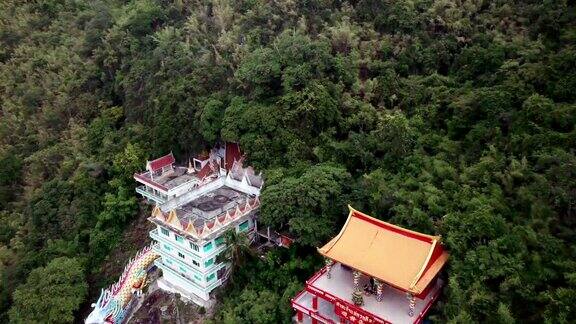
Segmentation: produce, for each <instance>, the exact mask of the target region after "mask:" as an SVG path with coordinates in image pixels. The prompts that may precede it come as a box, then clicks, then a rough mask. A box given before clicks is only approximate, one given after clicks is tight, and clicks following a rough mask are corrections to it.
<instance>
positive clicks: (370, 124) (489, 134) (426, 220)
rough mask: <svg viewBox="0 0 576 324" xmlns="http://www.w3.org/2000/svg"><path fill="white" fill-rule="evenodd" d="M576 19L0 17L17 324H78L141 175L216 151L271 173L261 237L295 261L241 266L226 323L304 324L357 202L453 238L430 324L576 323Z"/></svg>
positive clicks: (3, 203) (10, 288)
mask: <svg viewBox="0 0 576 324" xmlns="http://www.w3.org/2000/svg"><path fill="white" fill-rule="evenodd" d="M575 15H576V14H575V8H574V3H569V2H568V1H567V0H545V1H535V0H517V1H511V0H506V1H505V0H495V1H488V0H358V1H354V0H351V1H337V0H300V1H297V0H277V1H264V0H238V1H232V0H174V1H171V0H130V1H129V0H123V1H122V0H95V1H92V0H90V1H89V0H36V1H24V0H4V1H1V2H0V109H1V110H0V276H1V281H0V322H2V323H6V322H8V321H9V322H12V323H34V322H42V323H69V322H73V321H82V320H83V319H82V318H81V314H80V311H79V310H80V309H81V308H85V307H86V305H89V304H90V303H91V302H93V300H88V297H87V296H88V295H89V292H90V294H91V295H94V291H99V290H100V288H102V287H103V286H104V285H106V284H108V283H110V282H113V281H114V280H116V277H111V278H109V279H110V281H109V282H101V281H94V280H90V278H94V277H98V276H97V274H98V273H100V272H101V271H102V266H103V264H104V263H105V262H107V261H109V260H107V256H108V254H109V252H110V251H112V250H113V249H115V248H117V245H118V244H119V242H121V238H122V235H123V232H124V230H125V229H126V227H127V225H128V224H129V223H130V222H131V221H133V220H134V219H136V218H137V217H138V213H139V204H138V200H137V196H136V193H135V192H134V187H135V185H136V183H135V181H133V179H132V174H133V173H134V172H135V171H137V170H141V169H143V167H144V163H145V161H146V159H152V158H154V157H158V156H160V155H163V154H166V153H168V152H170V151H173V152H174V154H175V156H176V157H177V159H178V160H180V161H181V162H187V160H188V158H189V156H190V155H191V154H193V153H197V152H200V151H202V150H204V149H207V148H209V147H211V146H212V144H213V143H214V142H215V141H219V140H226V141H234V142H238V143H240V146H241V148H242V150H243V151H244V152H245V153H246V155H247V159H248V162H249V163H250V164H251V165H254V166H255V167H256V168H258V169H259V170H262V171H263V172H264V177H265V187H264V188H263V191H262V196H261V201H262V206H261V215H260V223H262V224H265V225H271V226H274V228H278V229H282V230H285V231H289V232H291V233H292V235H293V236H294V237H296V238H297V240H298V243H297V244H296V245H295V246H293V247H292V248H291V249H290V250H276V251H272V252H270V253H268V254H267V255H266V257H265V258H255V259H251V260H247V261H245V262H244V263H243V265H242V267H240V268H239V269H238V271H236V273H235V274H234V277H233V279H232V282H231V283H230V284H229V285H228V287H227V288H226V290H225V291H222V292H220V294H221V297H220V300H221V304H220V305H219V307H218V309H217V310H216V314H215V316H214V318H213V319H212V321H213V322H214V323H282V322H283V323H289V322H290V318H291V316H292V311H291V309H290V305H289V301H290V298H291V297H293V296H294V294H295V293H296V292H297V291H298V290H299V289H301V288H302V285H303V283H304V281H305V279H306V278H308V277H309V276H310V275H311V274H312V273H313V272H314V270H316V269H318V268H319V267H320V266H321V264H322V260H321V259H320V258H319V257H318V255H317V253H316V250H315V248H314V247H317V246H319V245H321V244H323V243H325V242H326V240H327V239H328V238H330V237H331V236H332V235H334V234H335V233H336V232H337V231H338V230H339V228H340V227H341V225H342V223H343V222H344V220H345V218H346V215H347V204H351V205H353V206H354V207H355V208H357V209H359V210H362V211H365V212H366V213H369V214H372V215H374V216H376V217H378V218H381V219H383V220H386V221H389V222H392V223H395V224H398V225H400V226H404V227H407V228H410V229H413V230H417V231H422V232H425V233H430V234H440V235H442V238H443V241H444V244H445V246H446V248H447V249H448V250H449V251H450V254H451V258H450V261H449V263H448V267H447V270H446V277H447V278H448V279H449V280H448V284H447V286H446V288H445V290H444V293H443V295H442V297H441V298H440V300H439V302H438V303H436V305H435V306H434V308H433V310H432V312H431V316H430V319H432V320H433V321H435V322H438V323H444V322H448V323H473V322H478V323H515V322H523V323H542V322H545V323H567V322H570V321H573V320H574V318H575V317H576V306H575V305H576V304H575V302H574V301H575V300H576V244H575V242H576V129H575V125H576V47H575V46H576V17H575ZM147 212H150V210H148V209H144V210H141V211H140V213H147ZM142 240H149V238H148V237H146V236H145V235H144V236H143V237H142ZM125 261H127V260H119V262H120V263H123V262H125ZM118 275H119V273H118ZM89 283H90V284H89ZM96 294H97V293H96Z"/></svg>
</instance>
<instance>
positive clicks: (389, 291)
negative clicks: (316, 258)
mask: <svg viewBox="0 0 576 324" xmlns="http://www.w3.org/2000/svg"><path fill="white" fill-rule="evenodd" d="M318 251H319V252H320V254H322V255H323V256H324V257H326V266H324V267H323V268H322V269H320V271H318V272H317V273H316V274H315V275H314V276H312V278H310V279H309V280H308V281H306V289H305V290H303V291H301V292H300V293H299V294H298V295H296V297H294V298H293V299H292V308H294V310H295V311H296V319H297V321H298V322H299V323H420V322H421V321H422V320H423V318H424V316H425V315H426V313H427V312H428V310H429V308H430V307H431V306H432V304H433V303H434V301H435V300H436V298H437V297H438V295H439V294H440V291H441V288H442V286H443V281H442V280H441V279H440V278H438V274H439V273H440V271H441V270H442V268H443V267H444V265H445V264H446V261H447V260H448V253H447V252H446V251H445V250H444V247H443V246H442V244H441V243H440V237H439V236H431V235H426V234H422V233H418V232H414V231H410V230H408V229H405V228H401V227H398V226H395V225H392V224H390V223H386V222H384V221H381V220H378V219H376V218H373V217H371V216H368V215H366V214H363V213H361V212H359V211H357V210H354V209H353V208H351V207H350V214H349V215H348V219H347V221H346V223H345V224H344V227H343V228H342V230H341V231H340V233H339V234H338V235H337V236H336V237H334V238H333V239H332V240H330V242H328V243H327V244H326V245H325V246H323V247H322V248H319V249H318Z"/></svg>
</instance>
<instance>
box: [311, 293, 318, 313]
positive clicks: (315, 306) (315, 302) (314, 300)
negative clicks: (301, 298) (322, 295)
mask: <svg viewBox="0 0 576 324" xmlns="http://www.w3.org/2000/svg"><path fill="white" fill-rule="evenodd" d="M312 309H313V310H317V309H318V296H314V297H312Z"/></svg>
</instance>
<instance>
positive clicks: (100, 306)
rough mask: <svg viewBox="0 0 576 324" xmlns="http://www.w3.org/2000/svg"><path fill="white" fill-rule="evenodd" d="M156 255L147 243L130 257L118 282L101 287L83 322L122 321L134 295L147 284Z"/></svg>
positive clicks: (97, 323) (94, 323) (139, 292)
mask: <svg viewBox="0 0 576 324" xmlns="http://www.w3.org/2000/svg"><path fill="white" fill-rule="evenodd" d="M158 256H159V255H158V253H156V252H155V251H154V250H153V249H152V245H149V246H147V247H145V248H143V249H142V250H140V251H139V252H138V253H137V254H136V256H135V257H134V258H132V259H130V261H129V262H128V264H127V265H126V267H125V268H124V271H123V272H122V275H121V276H120V279H119V280H118V282H116V283H115V284H113V285H111V286H110V287H108V288H107V289H102V292H101V293H100V297H99V298H98V301H97V302H96V303H94V304H92V307H94V309H93V310H92V312H91V313H90V315H88V317H87V318H86V320H85V323H86V324H100V323H111V324H118V323H122V322H123V321H124V320H125V317H126V315H127V313H128V312H127V310H128V309H129V308H130V307H129V306H130V305H132V302H134V299H135V298H134V297H135V296H139V295H140V294H141V293H142V288H144V286H145V285H146V284H147V282H146V277H147V274H148V269H149V268H150V267H151V265H152V264H153V262H154V260H156V259H157V258H158Z"/></svg>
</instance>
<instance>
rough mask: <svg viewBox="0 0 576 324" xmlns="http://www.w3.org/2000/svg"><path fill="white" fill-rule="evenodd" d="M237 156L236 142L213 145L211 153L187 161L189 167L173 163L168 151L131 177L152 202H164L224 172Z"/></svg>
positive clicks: (230, 166)
mask: <svg viewBox="0 0 576 324" xmlns="http://www.w3.org/2000/svg"><path fill="white" fill-rule="evenodd" d="M240 158H241V155H240V148H239V147H238V144H236V143H224V144H223V145H221V146H218V147H215V148H214V149H212V150H211V151H210V153H205V154H201V155H199V156H197V157H195V158H193V159H191V160H189V161H188V166H178V165H176V159H175V158H174V155H173V154H172V153H170V154H168V155H165V156H162V157H160V158H157V159H155V160H152V161H148V162H146V171H144V172H142V173H136V174H134V179H135V180H136V181H137V182H138V183H140V186H138V187H137V188H136V192H137V193H139V194H141V195H142V196H143V197H145V198H146V199H148V201H149V202H151V203H157V204H164V203H166V202H168V201H170V200H173V199H177V198H178V197H180V196H182V195H184V194H186V193H188V192H189V191H191V190H193V189H194V188H196V187H198V186H201V185H202V184H204V183H206V182H209V181H211V180H213V179H214V178H215V177H217V176H218V175H226V173H227V172H228V171H229V170H230V169H231V168H232V167H233V165H234V161H239V160H240Z"/></svg>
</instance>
